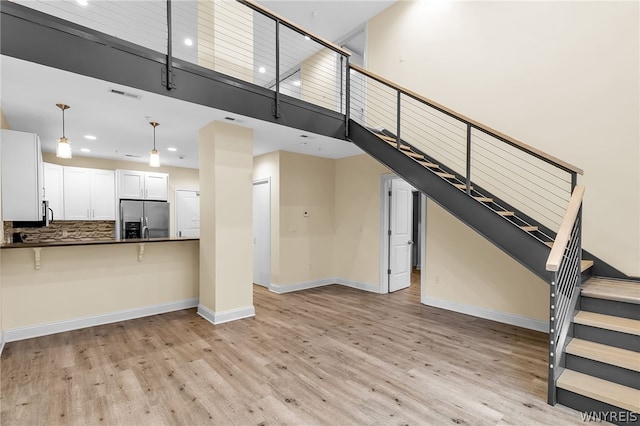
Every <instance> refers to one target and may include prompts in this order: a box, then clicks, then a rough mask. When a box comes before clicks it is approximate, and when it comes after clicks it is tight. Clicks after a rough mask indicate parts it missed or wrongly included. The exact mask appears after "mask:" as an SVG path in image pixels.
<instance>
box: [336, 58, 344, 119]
mask: <svg viewBox="0 0 640 426" xmlns="http://www.w3.org/2000/svg"><path fill="white" fill-rule="evenodd" d="M336 55H337V53H336ZM343 70H344V56H342V55H340V114H342V113H343V112H344V110H343V109H342V107H343V105H344V100H343V97H344V91H343V87H342V85H343V80H344V76H343V75H342V71H343Z"/></svg>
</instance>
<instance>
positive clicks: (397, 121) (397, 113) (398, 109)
mask: <svg viewBox="0 0 640 426" xmlns="http://www.w3.org/2000/svg"><path fill="white" fill-rule="evenodd" d="M397 93H398V101H397V111H396V142H397V144H396V149H398V150H399V149H400V141H401V140H402V138H401V136H400V125H401V121H400V108H401V105H400V102H401V96H402V93H400V91H399V90H398V91H397Z"/></svg>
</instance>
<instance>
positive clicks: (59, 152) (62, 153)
mask: <svg viewBox="0 0 640 426" xmlns="http://www.w3.org/2000/svg"><path fill="white" fill-rule="evenodd" d="M56 106H57V107H58V108H60V109H61V110H62V137H61V138H60V139H58V145H57V146H56V157H58V158H64V159H70V158H71V144H69V139H67V138H66V136H65V135H64V110H65V109H69V108H71V107H70V106H69V105H65V104H56Z"/></svg>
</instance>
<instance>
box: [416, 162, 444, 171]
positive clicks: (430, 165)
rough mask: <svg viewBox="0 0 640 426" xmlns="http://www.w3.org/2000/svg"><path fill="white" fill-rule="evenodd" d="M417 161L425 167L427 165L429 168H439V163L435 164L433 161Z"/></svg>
mask: <svg viewBox="0 0 640 426" xmlns="http://www.w3.org/2000/svg"><path fill="white" fill-rule="evenodd" d="M418 163H420V164H422V165H423V166H425V167H428V168H430V169H438V168H440V166H439V165H437V164H435V163H430V162H428V161H418Z"/></svg>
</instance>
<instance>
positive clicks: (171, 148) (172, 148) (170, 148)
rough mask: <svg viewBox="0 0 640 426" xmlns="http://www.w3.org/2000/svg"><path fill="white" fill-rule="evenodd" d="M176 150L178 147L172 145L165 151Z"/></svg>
mask: <svg viewBox="0 0 640 426" xmlns="http://www.w3.org/2000/svg"><path fill="white" fill-rule="evenodd" d="M177 150H178V148H174V147H172V146H170V147H169V148H167V151H171V152H176V151H177Z"/></svg>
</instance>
